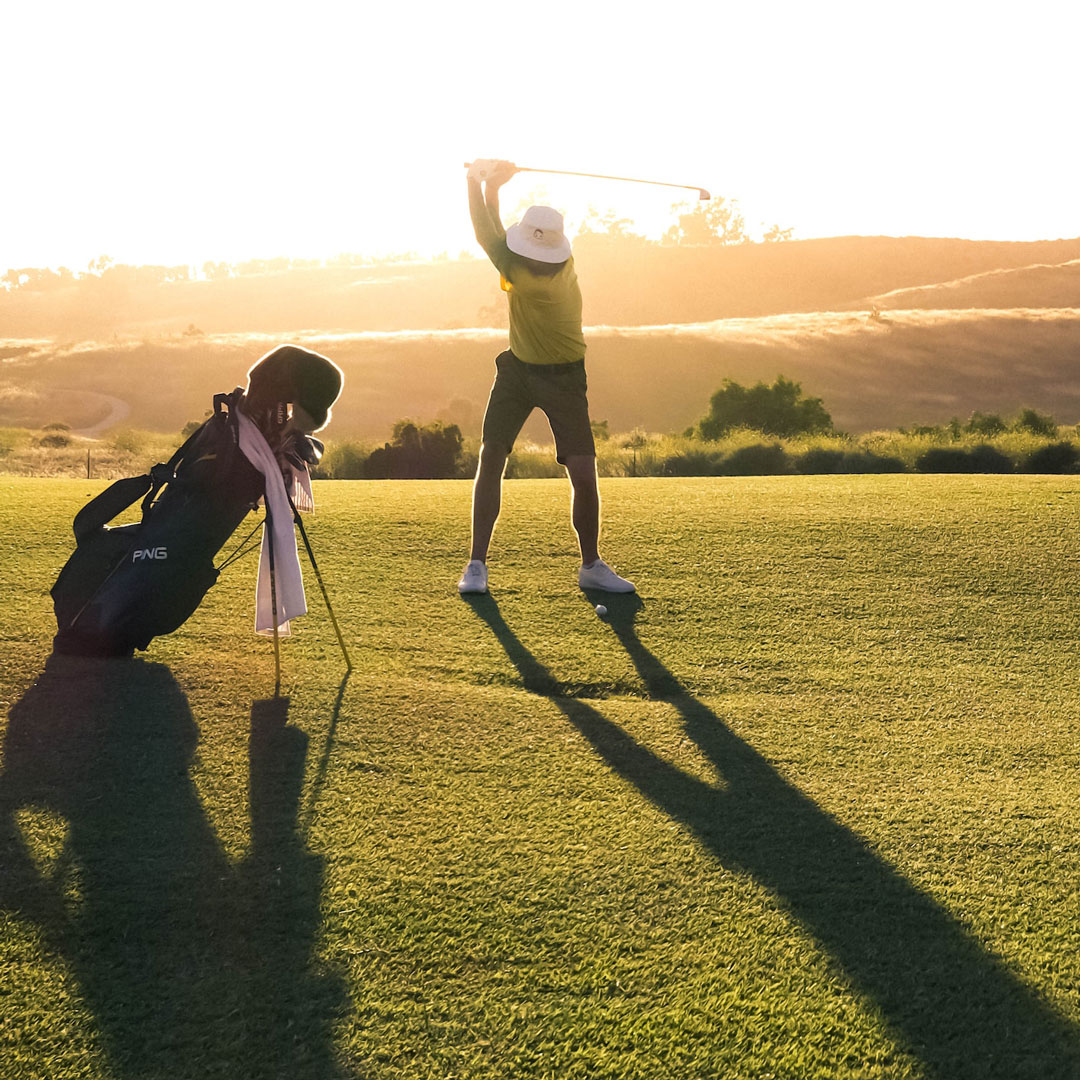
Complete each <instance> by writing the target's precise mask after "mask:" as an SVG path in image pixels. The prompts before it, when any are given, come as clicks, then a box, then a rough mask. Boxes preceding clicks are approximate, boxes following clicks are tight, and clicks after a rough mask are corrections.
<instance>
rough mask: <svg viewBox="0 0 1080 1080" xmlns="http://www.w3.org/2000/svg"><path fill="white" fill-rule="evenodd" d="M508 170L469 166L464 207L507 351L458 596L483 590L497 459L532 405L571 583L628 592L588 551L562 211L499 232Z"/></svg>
mask: <svg viewBox="0 0 1080 1080" xmlns="http://www.w3.org/2000/svg"><path fill="white" fill-rule="evenodd" d="M515 172H516V170H515V168H514V166H513V165H511V164H510V163H509V162H507V161H491V160H487V161H476V162H473V164H472V165H471V166H470V167H469V173H468V185H469V213H470V214H471V215H472V221H473V228H474V229H475V230H476V239H477V240H478V241H479V242H480V246H481V247H482V248H483V249H484V251H486V252H487V255H488V258H490V259H491V261H492V262H493V263H494V264H495V268H496V269H497V270H498V271H499V274H500V277H501V283H502V288H503V291H504V292H505V293H506V294H507V301H508V303H509V305H510V348H509V349H508V350H507V351H506V352H504V353H501V354H500V355H499V356H497V357H496V358H495V368H496V373H495V382H494V384H493V386H492V387H491V397H490V398H489V399H488V405H487V410H486V412H485V413H484V429H483V440H482V444H481V446H480V464H479V467H478V468H477V471H476V483H475V485H474V487H473V507H472V551H471V553H470V555H469V562H468V564H467V565H466V567H465V572H464V573H463V574H462V575H461V580H460V581H459V582H458V591H459V592H461V593H483V592H487V588H488V571H487V553H488V545H489V544H490V542H491V534H492V531H493V530H494V528H495V521H496V519H497V518H498V516H499V507H500V505H501V502H502V478H503V471H504V470H505V468H506V459H507V457H508V456H509V454H510V451H511V449H512V448H513V445H514V440H515V439H516V438H517V436H518V433H519V432H520V431H521V427H522V425H523V424H524V423H525V421H526V419H527V418H528V416H529V414H530V413H531V412H532V411H533V409H542V410H543V411H544V413H546V414H547V418H548V422H549V423H550V424H551V431H552V434H553V435H554V436H555V452H556V457H557V460H558V462H559V464H560V465H563V466H564V467H565V468H566V472H567V474H568V475H569V477H570V484H571V487H572V489H573V509H572V512H571V520H572V521H573V525H574V530H575V532H576V533H577V537H578V544H579V545H580V547H581V569H580V570H579V571H578V585H579V586H580V587H581V588H583V589H602V590H604V591H606V592H622V593H628V592H634V585H633V583H632V582H629V581H627V580H626V578H621V577H619V575H618V574H616V573H615V571H614V570H612V569H611V567H610V566H608V565H607V563H605V562H604V561H603V560H602V559H601V558H600V555H599V553H598V552H597V541H598V539H599V536H600V494H599V492H598V491H597V486H596V447H595V444H594V443H593V435H592V427H591V425H590V423H589V403H588V400H587V398H586V393H585V391H586V381H585V338H584V335H583V334H582V331H581V290H580V289H579V288H578V281H577V274H576V273H575V272H574V260H573V257H572V256H571V254H570V242H569V240H567V239H566V234H565V233H564V232H563V219H562V215H561V214H560V213H559V212H558V211H557V210H553V209H552V208H551V207H550V206H531V207H529V209H528V210H527V211H526V212H525V215H524V216H523V217H522V219H521V221H520V222H519V223H518V224H516V225H511V226H510V228H509V229H503V226H502V220H501V218H500V217H499V188H500V187H502V185H503V184H505V183H506V181H507V180H509V179H510V178H511V177H512V176H513V175H514V173H515Z"/></svg>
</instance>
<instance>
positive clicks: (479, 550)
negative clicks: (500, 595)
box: [469, 444, 506, 562]
mask: <svg viewBox="0 0 1080 1080" xmlns="http://www.w3.org/2000/svg"><path fill="white" fill-rule="evenodd" d="M505 468H506V454H504V453H503V452H502V451H501V450H496V449H494V448H492V447H490V446H488V445H486V444H484V445H482V446H481V447H480V463H479V465H477V467H476V480H475V482H474V483H473V503H472V550H471V552H470V554H469V558H470V559H476V560H479V561H480V562H486V561H487V553H488V545H489V544H490V543H491V534H492V532H493V531H494V529H495V522H496V521H497V520H498V518H499V508H500V507H501V505H502V478H503V470H504V469H505Z"/></svg>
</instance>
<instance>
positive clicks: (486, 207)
mask: <svg viewBox="0 0 1080 1080" xmlns="http://www.w3.org/2000/svg"><path fill="white" fill-rule="evenodd" d="M468 183H469V215H470V216H471V217H472V223H473V232H475V233H476V240H477V243H479V245H480V246H481V247H482V248H483V249H484V250H485V251H486V252H487V253H488V256H489V258H493V257H494V254H495V253H496V252H497V251H498V250H499V248H500V245H501V244H502V243H503V242H504V241H505V240H506V230H505V229H504V228H503V227H502V221H501V220H500V218H499V189H498V188H497V187H496V188H494V189H493V188H492V186H491V184H488V185H487V191H486V192H485V191H484V189H483V188H482V187H481V186H480V182H479V181H478V180H469V182H468Z"/></svg>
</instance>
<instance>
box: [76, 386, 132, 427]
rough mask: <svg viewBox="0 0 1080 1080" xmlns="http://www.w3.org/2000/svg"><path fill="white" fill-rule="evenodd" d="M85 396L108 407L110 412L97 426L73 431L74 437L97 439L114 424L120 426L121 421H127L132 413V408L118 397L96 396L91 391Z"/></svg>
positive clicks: (93, 425)
mask: <svg viewBox="0 0 1080 1080" xmlns="http://www.w3.org/2000/svg"><path fill="white" fill-rule="evenodd" d="M83 396H84V397H86V398H90V399H91V400H92V401H94V402H100V403H101V404H103V405H107V406H108V408H109V411H108V413H107V414H106V415H105V416H104V417H103V418H102V419H101V420H99V421H98V422H97V423H96V424H91V425H90V427H84V428H78V429H77V430H74V431H72V435H82V436H84V437H85V438H88V439H96V438H97V437H98V435H100V434H101V432H103V431H105V430H107V429H108V428H111V427H112V426H113V425H114V424H119V423H120V421H121V420H124V419H126V418H127V416H128V414H129V413H130V412H131V406H130V405H129V404H128V403H127V402H126V401H121V399H120V398H118V397H112V396H111V395H109V394H95V393H92V392H90V391H89V390H87V391H84V392H83Z"/></svg>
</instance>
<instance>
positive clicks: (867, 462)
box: [837, 450, 907, 473]
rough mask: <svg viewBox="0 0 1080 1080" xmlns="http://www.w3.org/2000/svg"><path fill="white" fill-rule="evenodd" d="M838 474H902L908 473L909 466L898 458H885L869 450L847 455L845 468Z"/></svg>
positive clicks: (844, 462)
mask: <svg viewBox="0 0 1080 1080" xmlns="http://www.w3.org/2000/svg"><path fill="white" fill-rule="evenodd" d="M837 472H845V473H901V472H907V466H906V465H905V464H904V463H903V462H902V461H901V460H900V459H899V458H898V457H883V456H881V455H879V454H871V453H870V452H869V451H867V450H860V451H857V452H855V453H850V454H845V455H844V461H843V468H841V469H838V470H837Z"/></svg>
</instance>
